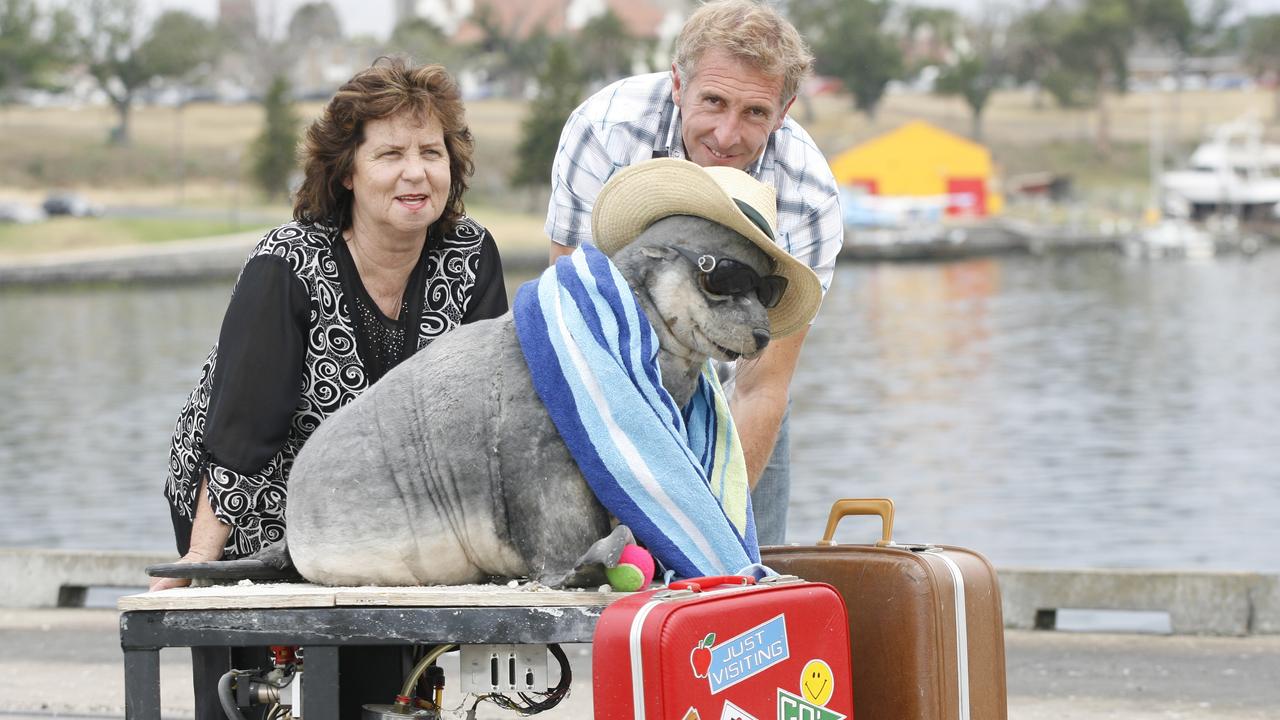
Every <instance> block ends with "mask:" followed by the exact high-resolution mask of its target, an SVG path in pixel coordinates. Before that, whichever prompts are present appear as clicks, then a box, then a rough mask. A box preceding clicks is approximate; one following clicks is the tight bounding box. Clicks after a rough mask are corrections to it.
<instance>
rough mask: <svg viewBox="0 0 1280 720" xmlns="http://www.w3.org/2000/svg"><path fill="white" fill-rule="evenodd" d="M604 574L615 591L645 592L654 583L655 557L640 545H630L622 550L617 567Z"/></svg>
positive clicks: (608, 569)
mask: <svg viewBox="0 0 1280 720" xmlns="http://www.w3.org/2000/svg"><path fill="white" fill-rule="evenodd" d="M604 572H605V575H606V576H607V577H608V578H609V583H610V584H611V585H612V586H613V589H614V590H618V591H621V592H635V591H636V590H643V589H645V588H647V587H649V583H651V582H653V573H654V564H653V556H652V555H650V554H649V551H648V550H645V549H644V548H642V547H640V546H639V545H628V546H626V547H625V548H623V549H622V555H621V556H619V557H618V565H617V567H612V568H607V569H606V570H605V571H604Z"/></svg>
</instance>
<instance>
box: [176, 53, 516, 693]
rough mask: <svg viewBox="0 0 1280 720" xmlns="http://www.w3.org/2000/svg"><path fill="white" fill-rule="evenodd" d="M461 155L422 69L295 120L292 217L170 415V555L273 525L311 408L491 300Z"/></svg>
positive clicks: (207, 549)
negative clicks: (297, 145) (298, 179)
mask: <svg viewBox="0 0 1280 720" xmlns="http://www.w3.org/2000/svg"><path fill="white" fill-rule="evenodd" d="M471 155H472V139H471V133H470V131H469V130H468V129H467V126H466V124H465V118H464V114H463V107H462V102H461V98H460V94H459V91H458V88H457V86H456V85H455V84H454V82H453V80H452V79H451V78H450V77H449V75H448V74H447V73H446V72H445V70H444V68H442V67H440V66H438V65H427V66H422V67H408V66H407V65H406V64H405V63H404V62H403V61H401V60H394V59H393V60H386V59H383V60H380V61H378V62H375V63H374V65H373V67H371V68H369V69H367V70H364V71H362V72H360V73H358V74H357V75H356V76H355V77H353V78H352V79H351V80H350V81H348V82H347V83H346V84H345V85H343V86H342V87H341V88H339V90H338V92H337V94H336V95H334V97H333V99H332V100H330V101H329V103H328V105H327V106H326V107H325V109H324V112H323V113H322V114H321V116H320V117H319V118H318V119H317V120H316V121H315V122H313V123H312V124H311V126H310V127H309V128H308V130H307V133H306V138H305V141H304V143H303V165H304V172H305V176H304V180H303V183H302V186H301V188H299V190H298V192H297V195H296V198H295V201H294V210H293V216H294V221H293V222H291V223H289V224H287V225H282V226H280V227H278V228H276V229H274V230H272V231H270V232H268V233H267V235H266V237H264V238H263V240H262V241H261V242H260V243H259V244H258V246H257V248H255V249H254V251H253V253H252V254H251V255H250V257H249V261H248V262H247V263H246V264H245V266H244V269H243V270H242V271H241V274H240V278H239V279H238V280H237V282H236V287H235V289H234V291H233V292H232V296H231V302H230V305H229V306H228V308H227V313H226V316H225V318H224V319H223V322H222V330H221V332H220V334H219V336H218V343H217V345H215V346H214V348H213V351H212V352H211V353H210V354H209V357H208V360H207V361H206V362H205V364H204V367H203V369H202V370H201V374H200V378H201V379H200V383H199V384H198V385H197V386H196V388H195V389H194V390H193V391H192V393H191V396H190V397H189V398H188V400H187V403H186V405H185V406H184V407H183V409H182V412H181V414H180V415H179V416H178V423H177V427H176V428H175V430H174V434H173V443H172V447H171V450H170V456H169V477H168V480H167V482H166V483H165V497H166V498H167V499H168V500H169V503H170V506H171V514H172V517H173V525H174V531H175V536H176V540H177V545H178V553H179V554H180V555H181V556H182V557H181V560H180V562H200V561H209V560H218V559H234V558H238V557H242V556H244V555H248V554H250V553H253V552H255V551H257V550H258V549H260V548H261V547H262V546H263V545H266V544H269V543H272V542H274V541H276V540H279V539H281V538H282V537H283V536H284V506H285V486H286V483H287V481H288V475H289V468H290V467H291V465H292V463H293V459H294V457H295V456H296V455H297V453H298V451H299V449H300V448H301V447H302V445H303V443H305V442H306V441H307V438H308V437H309V436H310V435H311V433H312V432H313V431H314V430H315V429H316V427H317V426H318V425H319V424H320V422H321V421H323V420H324V419H325V418H326V417H328V416H329V415H331V414H332V413H334V412H335V411H336V410H338V408H340V407H342V406H343V405H345V404H346V403H348V402H350V401H351V400H352V399H353V398H355V397H356V396H357V395H359V394H360V393H361V392H362V391H363V390H365V389H366V388H368V387H369V386H370V385H371V384H373V383H374V382H376V381H377V380H378V379H379V378H380V377H382V376H383V375H384V374H385V373H386V372H387V371H388V370H390V369H391V368H392V367H394V366H395V365H396V364H398V363H399V362H400V361H402V360H404V359H405V358H406V357H408V356H409V355H411V354H412V353H414V352H415V351H417V350H419V349H421V348H422V347H424V346H425V345H427V344H428V343H430V342H431V341H432V339H434V338H436V337H439V336H440V335H441V334H443V333H445V332H447V331H448V330H450V329H452V328H454V327H456V326H457V325H459V324H463V323H468V322H473V321H475V320H482V319H486V318H492V317H497V316H498V315H501V314H503V313H504V312H506V310H507V296H506V290H505V286H504V285H503V279H502V265H501V261H500V259H499V257H498V251H497V248H496V246H495V245H494V242H493V238H492V236H491V235H490V234H489V233H488V231H486V230H485V229H484V228H483V227H481V226H480V225H478V224H476V223H475V222H474V221H473V220H471V219H469V218H467V217H466V216H465V215H464V208H463V202H462V196H463V193H464V192H465V191H466V189H467V178H468V177H469V176H470V175H471V173H472V169H473V168H472V161H471ZM183 584H186V581H183V580H170V579H157V580H156V581H155V582H153V583H152V585H151V589H152V590H161V589H165V588H169V587H176V586H179V585H183ZM200 652H201V651H200V650H196V649H193V653H196V672H197V680H196V684H197V706H198V707H197V717H200V716H201V714H202V713H201V708H202V707H204V706H205V705H206V701H209V700H210V692H209V691H208V688H206V691H205V692H202V691H201V689H200V688H201V684H202V681H201V675H202V672H203V674H204V675H205V676H206V677H212V678H213V681H214V682H216V680H217V676H219V675H221V673H222V672H225V670H226V667H227V666H226V663H225V662H224V660H225V658H223V659H211V658H206V661H207V662H208V663H210V665H212V666H216V671H215V668H214V667H210V668H208V669H207V670H202V668H203V666H202V659H201V658H200V656H199V655H200ZM205 652H207V651H205ZM256 663H257V659H256V658H255V659H253V660H251V661H250V665H241V667H246V666H252V665H253V664H256ZM400 679H401V678H400V677H399V676H397V677H395V678H393V682H399V680H400ZM392 692H394V690H393V691H392ZM201 695H204V696H205V697H203V698H202V697H201ZM371 701H379V700H378V699H377V698H371V699H366V700H365V702H371ZM211 702H212V705H211V706H210V709H209V711H210V712H212V713H215V714H214V715H213V717H221V714H220V710H218V709H217V700H216V697H213V698H212V700H211Z"/></svg>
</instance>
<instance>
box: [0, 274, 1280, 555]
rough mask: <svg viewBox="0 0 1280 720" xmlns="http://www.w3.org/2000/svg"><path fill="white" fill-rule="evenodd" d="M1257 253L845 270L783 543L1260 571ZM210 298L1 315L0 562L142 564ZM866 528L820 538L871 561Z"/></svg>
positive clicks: (1263, 414)
mask: <svg viewBox="0 0 1280 720" xmlns="http://www.w3.org/2000/svg"><path fill="white" fill-rule="evenodd" d="M1276 277H1280V250H1277V251H1271V252H1266V253H1263V254H1262V255H1260V256H1257V257H1255V258H1253V259H1252V260H1249V259H1243V258H1226V259H1220V260H1216V261H1213V262H1207V263H1182V262H1167V263H1139V262H1131V261H1127V260H1125V259H1123V258H1120V257H1118V256H1113V255H1106V254H1089V255H1077V256H1071V257H1061V258H1048V259H1044V258H1025V257H1013V258H1000V259H980V260H972V261H966V262H955V263H945V264H909V265H844V266H841V267H840V268H839V270H838V272H837V277H836V280H835V283H834V285H833V287H832V289H831V292H830V293H829V294H828V296H827V299H826V301H825V305H824V308H823V311H822V315H821V318H820V322H819V324H818V325H817V326H815V327H814V328H813V329H812V330H811V331H810V335H809V338H808V341H807V342H806V345H805V351H804V357H803V358H802V360H801V364H800V367H799V368H798V370H797V373H796V379H795V382H794V386H793V399H794V405H793V411H792V415H793V418H792V420H793V425H792V438H793V451H792V455H793V473H794V476H795V487H794V491H793V498H792V509H791V517H790V537H791V539H792V540H793V541H804V542H810V541H812V540H815V539H816V538H817V537H818V536H819V535H820V534H821V531H822V528H823V526H824V525H825V522H826V515H827V509H828V508H829V506H830V503H831V501H832V500H834V499H835V498H838V497H855V496H876V495H885V496H889V497H892V498H893V499H894V500H895V502H896V503H897V511H898V514H897V524H896V528H895V537H897V538H898V539H902V540H912V541H932V542H945V543H950V544H957V545H966V546H970V547H974V548H977V549H980V550H981V551H983V552H984V553H986V554H987V555H988V556H989V557H990V558H991V559H992V560H993V561H994V562H995V563H996V564H997V565H1000V566H1015V565H1016V566H1043V567H1149V568H1203V569H1240V570H1261V571H1280V559H1277V557H1276V553H1275V552H1274V548H1276V547H1278V546H1280V529H1277V526H1278V525H1280V523H1276V522H1275V520H1274V516H1275V515H1276V514H1277V512H1278V511H1280V469H1278V468H1277V466H1276V463H1275V460H1276V456H1277V452H1276V451H1275V450H1274V449H1273V448H1275V447H1276V445H1277V440H1280V437H1278V434H1280V433H1278V432H1277V430H1276V428H1277V427H1280V332H1277V331H1278V330H1280V283H1277V282H1275V278H1276ZM229 290H230V288H229V284H228V283H226V282H216V283H201V284H190V285H182V286H172V287H170V286H163V287H156V286H144V287H134V288H129V287H112V288H76V289H58V290H42V291H28V290H10V291H6V292H0V337H3V341H0V401H2V402H3V405H2V406H0V407H2V409H0V546H32V547H87V548H128V549H153V550H166V549H170V548H171V547H172V540H171V538H170V530H169V520H168V514H167V509H166V506H165V504H164V502H163V500H162V498H161V496H160V488H161V485H162V483H163V479H164V468H165V463H166V459H167V454H166V453H167V443H168V437H169V433H170V431H171V429H172V424H173V421H174V418H175V416H176V413H177V411H178V408H179V407H180V406H181V404H182V402H183V399H184V398H185V396H186V394H187V392H189V391H190V388H191V385H192V383H194V381H195V379H196V373H197V372H198V370H199V366H200V363H201V362H202V360H203V358H204V356H205V354H206V353H207V351H208V348H209V345H210V343H211V342H212V341H213V339H214V337H215V336H216V333H217V327H218V324H219V322H220V320H221V315H222V311H223V309H224V308H225V305H226V302H227V298H228V294H229ZM878 532H879V528H878V526H877V523H875V522H874V521H873V520H871V519H856V518H855V519H849V520H846V521H845V522H844V523H843V525H842V527H841V530H840V532H839V533H838V535H837V537H838V538H839V539H841V540H845V541H858V542H865V541H869V540H871V539H874V538H875V537H877V536H878Z"/></svg>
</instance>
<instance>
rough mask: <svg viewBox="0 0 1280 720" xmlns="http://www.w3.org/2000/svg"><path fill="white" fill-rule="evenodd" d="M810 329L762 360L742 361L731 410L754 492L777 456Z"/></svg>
mask: <svg viewBox="0 0 1280 720" xmlns="http://www.w3.org/2000/svg"><path fill="white" fill-rule="evenodd" d="M808 334H809V328H808V327H805V328H804V329H803V330H800V331H797V332H796V333H794V334H792V335H788V336H787V337H785V338H782V339H781V340H774V341H773V342H771V343H769V347H767V348H765V351H764V353H762V354H761V355H760V357H758V358H756V359H755V360H751V361H741V360H740V361H738V365H737V369H736V374H735V376H734V381H733V397H732V398H730V400H729V408H730V411H731V412H732V413H733V422H734V424H735V425H737V427H738V440H739V441H740V442H741V443H742V453H743V455H745V456H746V461H747V481H748V482H749V483H750V484H751V489H752V490H754V489H755V487H756V483H758V482H759V481H760V475H761V474H762V473H763V472H764V468H765V466H766V465H768V463H769V456H770V455H771V454H773V444H774V442H775V441H776V440H777V439H778V427H779V426H780V425H781V424H782V416H783V415H784V414H786V412H787V398H788V397H789V394H790V388H791V376H792V375H794V374H795V371H796V364H797V363H798V362H799V360H800V348H801V346H803V345H804V339H805V336H806V335H808Z"/></svg>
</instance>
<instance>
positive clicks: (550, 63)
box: [511, 40, 583, 187]
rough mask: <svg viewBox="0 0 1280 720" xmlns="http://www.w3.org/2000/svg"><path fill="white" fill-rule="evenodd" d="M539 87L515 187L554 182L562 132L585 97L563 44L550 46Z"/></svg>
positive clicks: (524, 131)
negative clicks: (555, 164) (554, 161)
mask: <svg viewBox="0 0 1280 720" xmlns="http://www.w3.org/2000/svg"><path fill="white" fill-rule="evenodd" d="M538 85H539V88H540V92H539V93H538V97H537V98H535V99H534V101H533V102H532V103H530V105H529V114H528V115H527V116H525V119H524V121H523V122H522V123H521V124H520V145H519V146H518V147H517V148H516V160H517V163H516V169H515V173H514V174H513V175H512V178H511V184H512V185H516V186H523V187H529V186H539V185H546V184H548V183H550V182H551V163H552V161H553V160H554V159H555V156H556V147H557V145H559V143H560V131H561V130H562V129H563V128H564V123H565V121H566V120H568V119H569V115H570V113H572V112H573V110H574V108H576V107H577V106H578V102H579V100H580V99H581V97H582V89H583V83H582V80H581V79H580V76H579V74H578V72H577V70H576V69H575V68H574V65H573V56H572V55H571V53H570V51H569V48H568V46H567V45H566V44H565V43H564V41H560V40H557V41H555V42H553V43H552V44H551V48H550V50H549V51H548V53H547V63H546V66H545V67H544V68H543V71H542V72H541V73H540V74H539V75H538Z"/></svg>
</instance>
